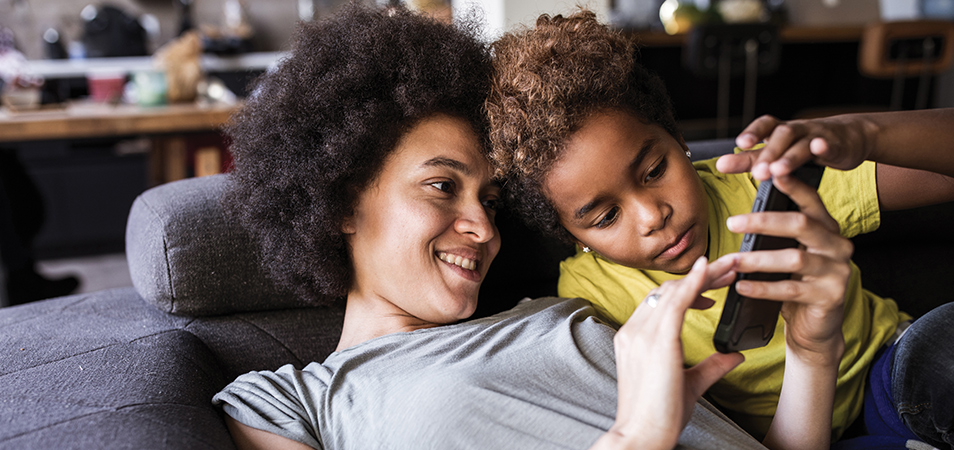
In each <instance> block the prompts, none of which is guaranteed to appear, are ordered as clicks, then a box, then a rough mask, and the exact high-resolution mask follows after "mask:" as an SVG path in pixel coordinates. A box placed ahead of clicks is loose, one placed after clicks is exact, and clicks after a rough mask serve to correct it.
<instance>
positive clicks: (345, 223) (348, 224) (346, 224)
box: [340, 214, 357, 235]
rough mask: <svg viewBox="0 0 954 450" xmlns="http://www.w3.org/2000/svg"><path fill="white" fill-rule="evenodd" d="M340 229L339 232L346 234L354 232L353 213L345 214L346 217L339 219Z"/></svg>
mask: <svg viewBox="0 0 954 450" xmlns="http://www.w3.org/2000/svg"><path fill="white" fill-rule="evenodd" d="M340 229H341V232H342V233H344V234H346V235H352V234H354V233H355V232H356V231H357V230H356V228H355V226H354V214H351V215H348V216H346V217H345V218H344V219H343V220H342V221H341V228H340Z"/></svg>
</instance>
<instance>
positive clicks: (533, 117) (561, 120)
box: [487, 10, 678, 243]
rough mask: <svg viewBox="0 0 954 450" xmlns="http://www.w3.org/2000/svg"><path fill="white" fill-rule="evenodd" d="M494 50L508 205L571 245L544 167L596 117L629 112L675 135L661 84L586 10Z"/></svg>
mask: <svg viewBox="0 0 954 450" xmlns="http://www.w3.org/2000/svg"><path fill="white" fill-rule="evenodd" d="M492 51H493V55H494V78H493V81H492V84H491V93H490V96H489V97H488V100H487V113H488V116H489V120H490V141H491V144H492V146H493V151H492V154H491V156H492V158H493V161H494V164H495V165H496V167H497V170H498V172H500V174H501V175H503V176H504V177H506V178H507V181H506V188H507V189H506V191H507V205H508V207H510V208H511V209H513V210H514V211H515V212H516V213H517V215H518V216H520V217H521V218H522V219H523V220H524V221H525V222H527V223H528V224H529V225H531V226H533V227H535V228H537V229H539V230H540V231H542V232H544V233H546V234H547V235H549V236H555V237H558V238H560V239H562V240H564V241H566V242H568V243H572V242H573V241H572V239H573V238H572V236H571V235H570V233H569V232H567V231H566V229H565V228H563V226H562V225H561V224H560V221H559V216H558V215H557V212H556V210H555V209H554V208H553V206H552V204H551V203H550V201H549V200H547V197H546V195H545V194H546V193H545V191H544V186H543V180H545V178H546V175H547V174H548V172H549V170H550V168H551V167H553V164H554V163H555V162H556V161H557V160H559V158H560V156H561V154H562V152H563V149H564V148H565V145H566V142H567V141H568V139H569V138H570V136H571V135H572V134H573V133H574V132H575V131H577V130H579V129H580V127H581V126H582V124H583V122H584V121H585V120H586V119H587V118H588V117H590V116H591V115H592V114H594V113H597V112H601V111H606V110H614V109H615V110H622V111H627V112H630V113H632V114H634V115H635V116H636V117H638V118H639V119H640V120H642V121H644V122H647V123H655V124H658V125H660V126H662V127H663V128H664V129H665V130H666V131H668V132H669V133H670V134H672V135H673V136H678V132H677V130H676V120H675V115H674V112H673V108H672V103H671V101H670V99H669V96H668V95H667V94H666V90H665V86H664V85H663V83H662V80H660V79H659V77H657V76H655V75H653V74H651V73H650V72H649V71H647V70H646V69H645V68H644V67H643V66H642V65H641V64H638V63H637V62H636V55H637V49H636V46H635V44H634V43H633V42H632V40H631V39H628V38H627V37H625V36H622V35H621V34H620V33H619V32H615V31H612V30H610V29H608V28H607V27H606V26H605V25H602V24H600V23H599V22H598V21H597V20H596V15H595V14H593V13H592V12H589V11H586V10H583V11H580V12H578V13H576V14H573V15H571V16H569V17H563V16H561V15H557V16H554V17H550V16H548V15H542V16H540V17H539V18H538V19H537V23H536V27H535V28H531V29H522V30H518V31H515V32H512V33H508V34H505V35H504V36H503V37H501V38H500V39H499V40H498V41H497V42H495V43H494V44H493V46H492Z"/></svg>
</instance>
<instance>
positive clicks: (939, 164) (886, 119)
mask: <svg viewBox="0 0 954 450" xmlns="http://www.w3.org/2000/svg"><path fill="white" fill-rule="evenodd" d="M855 118H856V120H858V123H859V124H860V125H859V126H861V127H862V129H863V130H864V131H863V132H864V135H865V144H866V145H867V146H868V158H867V159H869V160H872V161H875V162H878V163H881V164H888V165H892V166H898V167H906V168H910V169H920V170H927V171H930V172H935V173H940V174H944V175H947V176H954V108H948V109H929V110H919V111H898V112H888V113H872V114H858V115H857V116H855Z"/></svg>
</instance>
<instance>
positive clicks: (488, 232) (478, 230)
mask: <svg viewBox="0 0 954 450" xmlns="http://www.w3.org/2000/svg"><path fill="white" fill-rule="evenodd" d="M454 228H455V229H456V230H457V232H458V233H460V234H464V235H468V236H471V237H472V238H473V239H474V240H475V241H476V242H480V243H484V242H488V241H490V240H491V239H493V238H494V236H496V235H497V228H496V227H495V226H494V221H493V219H492V218H491V217H490V215H489V213H488V212H487V209H486V208H485V207H484V205H482V204H481V203H480V202H477V205H476V206H474V205H467V207H465V208H464V209H463V211H462V212H461V214H460V217H458V218H457V221H456V222H455V223H454Z"/></svg>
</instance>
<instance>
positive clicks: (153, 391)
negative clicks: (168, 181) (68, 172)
mask: <svg viewBox="0 0 954 450" xmlns="http://www.w3.org/2000/svg"><path fill="white" fill-rule="evenodd" d="M342 318H343V313H342V310H341V309H340V308H305V309H293V310H284V311H268V312H253V313H245V314H237V315H233V316H224V317H212V318H189V317H183V316H175V315H171V314H166V313H164V312H162V311H159V310H157V309H155V308H153V307H151V306H149V305H148V304H147V303H146V302H144V301H143V300H142V299H141V298H139V296H138V295H137V294H136V292H135V291H134V290H133V289H131V288H124V289H115V290H109V291H102V292H97V293H94V294H89V295H77V296H71V297H63V298H58V299H52V300H46V301H42V302H38V303H33V304H28V305H23V306H18V307H12V308H5V309H3V310H0V424H3V425H2V426H0V449H6V448H11V449H13V448H16V449H21V448H26V449H30V448H210V449H220V448H232V443H231V439H230V437H229V435H228V431H227V429H226V428H225V425H224V423H223V422H222V420H221V417H220V415H219V412H218V411H217V410H216V408H214V407H213V406H212V404H211V402H210V400H211V398H212V395H213V394H215V393H216V392H218V391H219V390H220V389H221V388H222V387H224V386H225V385H226V384H227V383H228V382H230V381H231V380H233V379H234V378H235V377H236V376H238V375H240V374H242V373H246V372H248V371H251V370H260V369H265V368H276V367H280V366H281V365H284V364H289V363H290V364H294V365H296V366H298V367H303V366H304V365H305V364H307V363H308V362H310V361H321V360H323V359H324V358H325V357H326V356H327V355H328V354H329V353H331V351H333V350H334V348H335V345H336V344H337V340H338V335H339V333H340V330H341V321H342Z"/></svg>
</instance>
